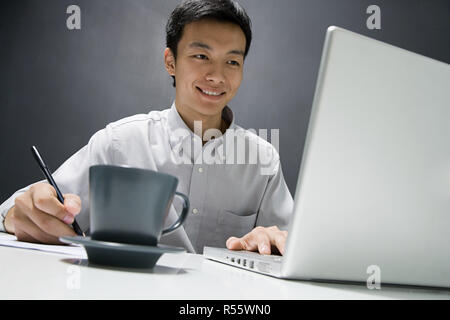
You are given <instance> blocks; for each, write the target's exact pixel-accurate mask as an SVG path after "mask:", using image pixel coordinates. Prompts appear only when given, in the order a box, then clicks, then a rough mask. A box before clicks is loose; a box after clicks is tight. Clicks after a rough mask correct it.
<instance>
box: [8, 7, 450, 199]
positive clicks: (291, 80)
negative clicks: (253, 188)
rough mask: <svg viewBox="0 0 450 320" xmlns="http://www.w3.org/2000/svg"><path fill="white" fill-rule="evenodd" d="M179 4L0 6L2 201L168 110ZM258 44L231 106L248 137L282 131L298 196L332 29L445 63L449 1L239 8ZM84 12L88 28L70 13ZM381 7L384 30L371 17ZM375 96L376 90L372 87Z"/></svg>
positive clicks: (449, 57) (449, 55)
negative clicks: (44, 171)
mask: <svg viewBox="0 0 450 320" xmlns="http://www.w3.org/2000/svg"><path fill="white" fill-rule="evenodd" d="M178 3H179V1H178V0H158V1H149V0H133V1H131V0H128V1H125V0H108V1H107V0H72V1H63V0H45V1H41V0H32V1H31V0H30V1H23V0H22V1H17V0H8V1H2V2H1V4H0V63H1V65H0V106H1V116H0V147H1V149H0V150H1V151H0V177H1V184H0V201H4V200H5V199H6V198H7V197H9V195H10V194H12V193H13V192H14V191H15V190H17V189H19V188H21V187H23V186H25V185H28V184H30V183H32V182H34V181H37V180H40V179H42V178H43V177H42V175H41V173H40V171H39V170H38V167H37V165H36V164H35V163H34V160H33V158H32V156H31V153H30V150H29V147H30V146H31V145H33V144H35V145H37V146H38V147H39V148H40V151H41V152H42V154H43V155H44V158H45V159H46V161H47V162H48V164H49V166H50V167H51V169H52V170H56V168H57V167H58V166H59V165H60V164H62V162H63V161H64V160H65V159H66V158H68V157H69V156H70V155H72V154H73V153H74V152H76V151H77V150H78V149H80V148H81V147H82V146H83V145H85V144H86V143H87V142H88V140H89V138H90V136H91V135H92V134H93V133H94V132H96V131H97V130H100V129H102V128H103V127H104V126H105V125H106V124H107V123H109V122H111V121H115V120H118V119H120V118H123V117H125V116H129V115H133V114H136V113H147V112H149V111H150V110H155V109H158V110H162V109H165V108H167V107H168V106H170V104H171V102H172V101H173V100H174V97H175V91H174V88H173V87H172V85H171V83H172V82H171V78H170V77H169V76H168V74H167V73H166V71H165V69H164V65H163V50H164V48H165V33H164V27H165V24H166V21H167V18H168V16H169V13H170V12H171V11H172V10H173V8H174V7H175V6H176V5H177V4H178ZM240 3H241V4H242V5H243V7H244V8H245V9H246V10H247V12H248V14H249V15H250V17H251V19H252V22H253V34H254V39H253V43H252V47H251V48H250V53H249V55H248V57H247V59H246V62H245V70H244V81H243V83H242V86H241V88H240V90H239V92H238V94H237V96H236V97H235V99H234V100H233V101H232V102H231V103H230V104H229V105H230V107H231V108H232V109H233V111H234V112H235V115H236V119H237V123H238V124H240V125H241V126H243V127H246V128H254V129H259V128H266V129H270V128H279V129H280V155H281V159H282V167H283V172H284V175H285V178H286V181H287V184H288V186H289V189H290V190H291V193H292V194H294V192H295V185H296V181H297V174H298V171H299V166H300V161H301V155H302V150H303V144H304V139H305V134H306V129H307V124H308V119H309V114H310V109H311V103H312V99H313V94H314V88H315V83H316V77H317V72H318V68H319V63H320V57H321V51H322V45H323V40H324V36H325V31H326V28H327V27H328V26H329V25H337V26H340V27H344V28H346V29H349V30H352V31H355V32H358V33H361V34H364V35H367V36H370V37H373V38H376V39H379V40H382V41H385V42H388V43H391V44H394V45H396V46H399V47H402V48H405V49H407V50H411V51H413V52H417V53H420V54H423V55H426V56H429V57H431V58H434V59H437V60H441V61H444V62H446V63H449V62H450V50H449V38H448V35H449V31H450V25H449V16H450V1H448V0H442V1H438V0H432V1H431V0H421V1H418V0H403V1H400V0H396V1H395V0H390V1H372V0H371V1H365V0H340V1H336V0H326V1H325V0H304V1H299V0H241V1H240ZM70 4H77V5H79V6H80V7H81V30H74V31H70V30H68V29H67V27H66V19H67V17H68V16H69V15H68V14H66V8H67V7H68V6H69V5H70ZM371 4H376V5H378V6H380V8H381V27H382V29H381V30H369V29H367V27H366V19H367V18H368V16H369V15H368V14H366V8H367V7H368V6H369V5H371ZM374 90H376V88H374Z"/></svg>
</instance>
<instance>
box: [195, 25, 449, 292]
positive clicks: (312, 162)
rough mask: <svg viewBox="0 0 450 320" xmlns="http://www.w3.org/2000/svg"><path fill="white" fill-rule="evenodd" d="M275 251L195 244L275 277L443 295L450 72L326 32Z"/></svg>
mask: <svg viewBox="0 0 450 320" xmlns="http://www.w3.org/2000/svg"><path fill="white" fill-rule="evenodd" d="M294 201H295V205H294V215H293V219H292V221H291V224H290V227H289V233H288V239H287V244H286V250H285V255H284V256H283V257H280V256H263V255H259V254H257V253H251V252H244V251H230V250H227V249H223V248H221V249H219V248H210V247H205V248H204V256H205V257H206V258H209V259H212V260H216V261H220V262H223V263H228V264H231V265H233V266H237V267H241V268H245V269H247V270H251V271H256V272H260V273H263V274H268V275H272V276H275V277H281V278H289V279H304V280H322V281H352V282H367V281H368V279H369V278H370V277H371V276H374V277H376V278H377V279H379V281H380V283H383V284H401V285H417V286H431V287H447V288H449V287H450V65H448V64H446V63H443V62H439V61H436V60H433V59H430V58H427V57H424V56H421V55H419V54H415V53H412V52H409V51H406V50H404V49H400V48H397V47H395V46H392V45H389V44H386V43H383V42H380V41H377V40H373V39H370V38H368V37H365V36H362V35H359V34H356V33H353V32H350V31H347V30H344V29H341V28H338V27H330V28H328V30H327V34H326V39H325V45H324V49H323V53H322V60H321V65H320V70H319V76H318V80H317V85H316V92H315V97H314V103H313V108H312V112H311V118H310V123H309V128H308V133H307V138H306V143H305V149H304V152H303V159H302V163H301V168H300V173H299V177H298V182H297V189H296V193H295V198H294Z"/></svg>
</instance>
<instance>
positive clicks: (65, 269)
mask: <svg viewBox="0 0 450 320" xmlns="http://www.w3.org/2000/svg"><path fill="white" fill-rule="evenodd" d="M0 261H1V263H0V285H1V290H0V300H3V299H204V300H209V299H220V300H222V299H243V300H247V299H398V298H400V299H450V292H449V291H440V290H428V289H410V288H397V287H387V286H382V288H381V290H369V289H367V288H366V287H365V286H364V285H346V284H345V285H342V284H325V283H313V282H304V281H288V280H281V279H276V278H272V277H268V276H264V275H260V274H257V273H253V272H250V271H246V270H241V269H238V268H235V267H231V266H227V265H224V264H220V263H217V262H213V261H209V260H206V259H204V258H203V257H202V256H201V255H193V254H188V253H181V254H165V255H163V256H162V257H161V259H160V260H159V261H158V263H157V265H156V267H155V268H154V270H151V271H150V270H146V271H142V270H141V271H136V270H132V269H117V268H107V267H98V266H92V265H91V266H89V265H88V262H87V260H79V259H71V258H70V257H68V256H64V255H60V254H54V253H46V252H37V251H32V250H26V249H19V248H8V247H0ZM80 262H81V264H77V263H80Z"/></svg>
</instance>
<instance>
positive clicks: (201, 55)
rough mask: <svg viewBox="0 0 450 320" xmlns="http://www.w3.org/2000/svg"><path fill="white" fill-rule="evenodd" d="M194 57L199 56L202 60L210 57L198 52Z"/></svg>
mask: <svg viewBox="0 0 450 320" xmlns="http://www.w3.org/2000/svg"><path fill="white" fill-rule="evenodd" d="M194 58H198V59H201V60H205V59H208V57H207V56H205V55H204V54H196V55H194Z"/></svg>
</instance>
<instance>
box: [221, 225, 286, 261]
mask: <svg viewBox="0 0 450 320" xmlns="http://www.w3.org/2000/svg"><path fill="white" fill-rule="evenodd" d="M287 234H288V232H287V231H282V230H280V229H278V227H277V226H273V227H268V228H264V227H256V228H255V229H253V230H252V231H251V232H249V233H247V234H246V235H245V236H243V237H242V238H236V237H231V238H228V240H227V243H226V245H227V248H228V249H230V250H247V251H258V252H259V253H260V254H267V255H268V254H272V252H274V253H280V254H281V255H283V254H284V246H285V244H286V238H287Z"/></svg>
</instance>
